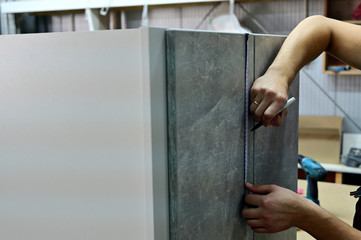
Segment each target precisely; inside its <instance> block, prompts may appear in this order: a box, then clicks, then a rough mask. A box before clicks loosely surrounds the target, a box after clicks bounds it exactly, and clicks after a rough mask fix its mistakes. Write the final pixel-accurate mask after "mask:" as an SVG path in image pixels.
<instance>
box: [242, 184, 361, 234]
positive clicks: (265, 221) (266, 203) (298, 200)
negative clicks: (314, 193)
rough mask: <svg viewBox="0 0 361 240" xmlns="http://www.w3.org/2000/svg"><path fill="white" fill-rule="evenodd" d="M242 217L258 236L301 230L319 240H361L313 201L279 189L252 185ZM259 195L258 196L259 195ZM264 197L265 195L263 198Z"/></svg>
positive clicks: (351, 229) (249, 186)
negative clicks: (288, 230)
mask: <svg viewBox="0 0 361 240" xmlns="http://www.w3.org/2000/svg"><path fill="white" fill-rule="evenodd" d="M246 187H247V189H248V190H250V191H251V192H253V193H255V194H248V195H247V196H246V197H245V201H246V203H247V204H248V205H251V206H252V207H247V206H246V207H245V208H244V209H243V211H242V215H243V217H244V218H246V221H247V224H248V225H249V226H250V227H251V228H252V229H253V231H255V232H257V233H275V232H279V231H283V230H286V229H288V228H290V227H298V228H301V229H303V230H304V231H306V232H308V233H309V234H311V235H312V236H313V237H314V238H316V239H318V240H326V239H327V240H340V239H342V240H354V239H358V240H359V239H361V232H360V231H358V230H357V229H355V228H352V227H351V226H349V225H348V224H346V223H345V222H343V221H341V220H340V219H338V218H337V217H335V216H333V215H332V214H330V213H329V212H327V211H326V210H324V209H323V208H321V207H319V206H318V205H316V204H315V203H313V202H312V201H310V200H308V199H306V198H304V197H302V196H300V195H298V194H296V193H294V192H292V191H290V190H288V189H285V188H282V187H279V186H276V185H258V186H257V185H254V186H253V185H250V184H246ZM256 194H258V195H256ZM260 194H262V195H260Z"/></svg>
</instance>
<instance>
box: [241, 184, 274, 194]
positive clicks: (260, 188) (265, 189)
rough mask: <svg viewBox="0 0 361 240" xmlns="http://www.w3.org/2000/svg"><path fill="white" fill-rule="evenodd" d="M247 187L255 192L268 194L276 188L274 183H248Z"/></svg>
mask: <svg viewBox="0 0 361 240" xmlns="http://www.w3.org/2000/svg"><path fill="white" fill-rule="evenodd" d="M246 188H247V189H248V190H249V191H251V192H253V193H258V194H268V193H270V192H272V191H273V190H274V185H252V184H250V183H246Z"/></svg>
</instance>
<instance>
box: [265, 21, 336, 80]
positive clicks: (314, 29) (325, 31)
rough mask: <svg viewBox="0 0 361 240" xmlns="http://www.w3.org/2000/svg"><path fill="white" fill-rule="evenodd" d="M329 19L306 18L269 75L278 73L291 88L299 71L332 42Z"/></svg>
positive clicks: (289, 37)
mask: <svg viewBox="0 0 361 240" xmlns="http://www.w3.org/2000/svg"><path fill="white" fill-rule="evenodd" d="M328 25H329V19H326V18H325V17H323V16H312V17H309V18H306V19H305V20H303V21H302V22H301V23H299V24H298V26H297V27H296V28H295V29H294V30H293V31H292V32H291V33H290V35H289V36H288V37H287V39H286V40H285V42H284V44H283V46H282V48H281V49H280V51H279V53H278V55H277V57H276V58H275V60H274V62H273V63H272V65H271V66H270V67H269V69H268V71H267V72H268V73H272V72H276V73H277V74H278V76H280V77H281V79H280V80H282V81H285V82H286V83H287V85H288V86H289V85H290V84H291V82H292V80H293V79H294V77H295V75H296V74H297V73H298V71H299V70H300V69H301V68H302V67H303V66H304V65H306V64H307V63H309V62H311V61H312V60H314V59H315V58H317V57H318V56H319V55H320V54H321V53H322V52H323V51H325V50H326V49H327V48H328V46H329V44H330V41H331V30H330V28H329V27H328Z"/></svg>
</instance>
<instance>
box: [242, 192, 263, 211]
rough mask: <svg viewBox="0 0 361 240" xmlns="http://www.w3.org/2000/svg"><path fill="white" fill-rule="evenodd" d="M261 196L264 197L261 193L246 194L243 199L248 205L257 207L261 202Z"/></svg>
mask: <svg viewBox="0 0 361 240" xmlns="http://www.w3.org/2000/svg"><path fill="white" fill-rule="evenodd" d="M263 198H264V197H263V195H255V194H247V195H246V196H245V198H244V200H245V201H246V203H247V204H248V205H252V206H255V207H257V206H260V205H261V204H262V202H263ZM253 209H257V208H253Z"/></svg>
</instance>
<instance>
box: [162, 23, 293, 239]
mask: <svg viewBox="0 0 361 240" xmlns="http://www.w3.org/2000/svg"><path fill="white" fill-rule="evenodd" d="M166 36H167V82H168V83H167V86H168V88H167V89H168V92H167V94H168V126H169V128H168V131H169V132H168V139H169V140H168V141H169V142H168V146H169V150H168V151H169V186H170V188H169V190H170V237H171V239H172V240H173V239H174V240H183V239H207V240H208V239H214V240H220V239H275V240H276V239H277V240H280V239H281V240H282V239H284V240H290V239H295V237H296V234H295V231H294V230H289V231H286V232H281V233H278V234H272V235H265V234H262V235H258V234H254V233H253V232H252V231H251V229H250V228H249V227H247V226H246V223H245V220H244V219H243V218H242V217H241V214H240V211H241V209H242V208H243V206H244V203H243V200H242V199H243V197H244V194H245V191H244V187H243V186H244V175H245V169H244V167H245V151H244V150H245V142H244V135H245V132H246V131H249V130H250V129H251V127H252V126H253V122H254V121H253V119H252V118H251V117H249V116H248V110H246V103H245V99H246V98H245V93H246V91H248V89H247V90H246V88H245V79H246V67H247V66H248V69H247V71H248V76H249V86H248V87H249V88H250V86H251V84H252V82H253V79H254V78H255V77H258V76H260V75H261V74H262V72H264V71H265V70H266V69H267V66H269V64H270V63H271V61H272V59H273V58H274V57H275V55H276V53H277V52H278V50H279V48H280V46H281V44H282V42H283V40H284V37H278V36H259V35H250V36H249V39H248V40H247V37H246V36H245V35H242V34H227V33H211V32H194V31H177V30H174V31H172V30H169V31H167V32H166ZM247 41H248V43H247ZM246 50H247V51H246ZM247 52H248V53H247ZM247 59H248V60H247ZM247 61H248V62H247ZM246 63H248V64H246ZM290 95H292V96H295V97H296V98H298V85H297V84H295V85H294V86H293V87H292V90H291V93H290ZM247 109H248V108H247ZM246 112H247V113H246ZM297 112H298V104H297V103H296V104H293V106H292V107H291V109H290V112H289V118H287V120H286V121H285V123H284V124H283V126H282V127H279V128H267V129H266V128H264V127H261V128H259V129H258V130H256V131H255V132H254V133H249V139H248V148H247V149H248V154H249V156H248V179H247V181H249V182H251V183H256V184H265V183H267V184H268V183H275V184H279V185H282V186H284V187H287V188H290V189H293V190H295V188H296V180H297V139H298V136H297V122H298V121H297V119H298V118H297V117H298V114H297ZM246 117H248V119H249V128H248V129H245V118H246Z"/></svg>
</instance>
